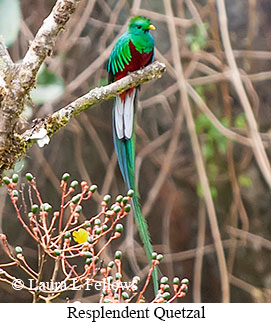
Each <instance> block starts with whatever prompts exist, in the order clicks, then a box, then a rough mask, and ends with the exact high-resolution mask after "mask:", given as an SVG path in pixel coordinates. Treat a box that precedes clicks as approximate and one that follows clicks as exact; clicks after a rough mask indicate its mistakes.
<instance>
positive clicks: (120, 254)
mask: <svg viewBox="0 0 271 323" xmlns="http://www.w3.org/2000/svg"><path fill="white" fill-rule="evenodd" d="M121 256H122V252H121V251H116V252H115V259H121Z"/></svg>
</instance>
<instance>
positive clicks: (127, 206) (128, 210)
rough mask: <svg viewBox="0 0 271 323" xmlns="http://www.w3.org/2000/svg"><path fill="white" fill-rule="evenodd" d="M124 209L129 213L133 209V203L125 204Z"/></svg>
mask: <svg viewBox="0 0 271 323" xmlns="http://www.w3.org/2000/svg"><path fill="white" fill-rule="evenodd" d="M124 211H125V212H127V213H128V212H130V211H131V205H130V204H127V205H125V207H124Z"/></svg>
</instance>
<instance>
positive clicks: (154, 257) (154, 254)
mask: <svg viewBox="0 0 271 323" xmlns="http://www.w3.org/2000/svg"><path fill="white" fill-rule="evenodd" d="M151 257H152V259H153V260H156V257H157V252H153V253H152V254H151Z"/></svg>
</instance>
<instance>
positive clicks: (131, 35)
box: [108, 16, 158, 292]
mask: <svg viewBox="0 0 271 323" xmlns="http://www.w3.org/2000/svg"><path fill="white" fill-rule="evenodd" d="M154 29H155V27H154V26H153V25H152V24H151V22H150V20H149V19H147V18H145V17H139V16H136V17H132V18H131V19H130V21H129V25H128V30H127V31H126V32H125V33H124V34H123V35H121V36H120V38H119V39H118V40H117V42H116V44H115V46H114V48H113V50H112V53H111V55H110V57H109V62H108V73H109V82H114V81H117V80H119V79H121V78H123V77H124V76H126V75H127V74H128V73H129V72H133V71H136V70H138V69H140V68H142V67H144V66H146V65H148V64H150V63H151V62H152V61H153V57H154V39H153V37H152V35H151V34H150V30H154ZM138 90H139V89H138V88H132V89H129V90H127V91H125V92H123V93H122V94H121V95H120V96H117V97H116V98H115V101H114V107H113V139H114V146H115V150H116V153H117V157H118V163H119V167H120V170H121V173H122V176H123V178H124V181H125V182H126V184H127V186H128V189H132V190H134V192H135V194H134V195H133V199H132V206H133V211H134V217H135V221H136V224H137V227H138V230H139V234H140V237H141V239H142V241H143V244H144V247H145V251H146V255H147V257H148V259H149V262H150V264H151V263H152V253H153V248H152V245H151V242H150V234H149V231H148V226H147V223H146V221H145V219H144V217H143V216H142V213H141V209H140V206H139V202H138V198H139V194H138V190H137V186H136V183H135V123H136V101H137V92H138ZM152 277H153V283H154V290H155V292H157V290H158V274H157V268H156V267H155V269H154V271H153V275H152Z"/></svg>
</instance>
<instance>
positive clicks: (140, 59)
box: [115, 41, 153, 101]
mask: <svg viewBox="0 0 271 323" xmlns="http://www.w3.org/2000/svg"><path fill="white" fill-rule="evenodd" d="M129 48H130V52H131V56H132V59H131V61H130V62H129V64H128V65H125V67H124V69H123V70H122V71H119V72H118V73H116V75H115V80H116V81H117V80H120V79H122V78H123V77H124V76H126V75H127V74H128V73H130V72H134V71H136V70H139V69H140V68H142V67H145V66H147V65H148V64H149V63H150V62H151V61H152V56H153V50H152V51H151V52H149V53H145V52H142V53H140V52H139V51H138V50H136V48H135V46H134V44H133V43H132V42H131V41H130V42H129ZM128 91H129V92H128V93H129V94H130V95H131V93H132V92H133V89H130V90H128ZM126 93H127V91H125V92H123V93H122V94H121V95H120V97H121V100H122V101H124V100H125V97H126Z"/></svg>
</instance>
